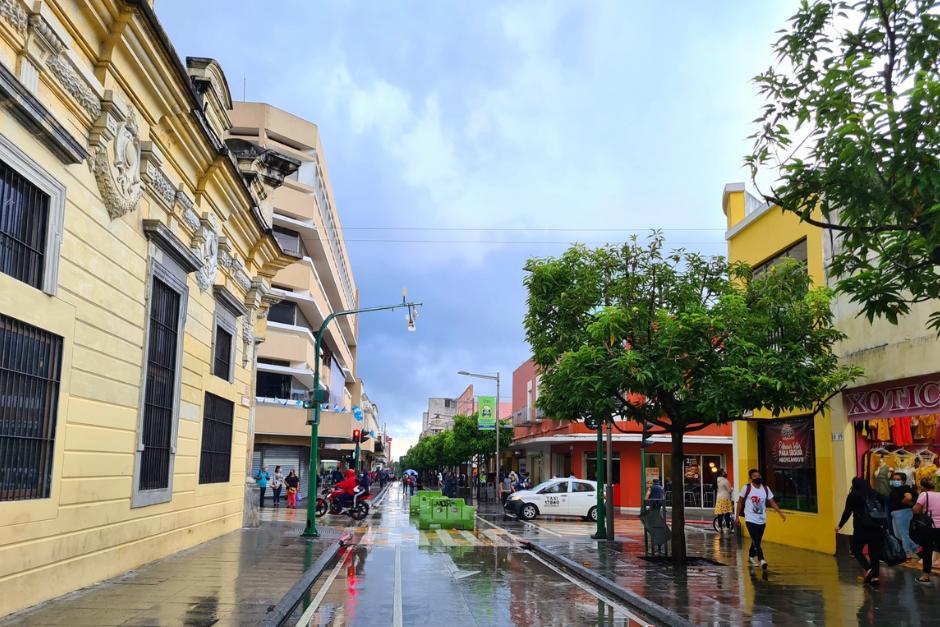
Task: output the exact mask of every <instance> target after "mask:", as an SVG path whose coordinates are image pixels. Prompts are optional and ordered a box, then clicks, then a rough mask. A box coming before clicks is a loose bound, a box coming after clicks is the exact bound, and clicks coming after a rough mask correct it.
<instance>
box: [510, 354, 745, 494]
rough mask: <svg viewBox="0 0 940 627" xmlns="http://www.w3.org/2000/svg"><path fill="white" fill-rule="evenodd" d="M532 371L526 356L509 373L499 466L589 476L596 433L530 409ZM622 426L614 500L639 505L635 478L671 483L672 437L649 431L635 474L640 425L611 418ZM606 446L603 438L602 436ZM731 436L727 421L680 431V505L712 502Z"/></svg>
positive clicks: (543, 474)
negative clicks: (508, 411)
mask: <svg viewBox="0 0 940 627" xmlns="http://www.w3.org/2000/svg"><path fill="white" fill-rule="evenodd" d="M538 388H539V381H538V374H537V371H536V368H535V364H533V363H532V360H528V361H526V362H525V363H523V364H522V365H521V366H519V367H518V368H517V369H516V370H515V372H513V374H512V411H513V413H512V423H513V441H512V445H511V446H510V449H509V451H508V452H507V454H506V456H505V458H504V461H503V467H504V468H510V467H511V468H513V469H514V470H517V471H527V472H529V473H530V475H531V478H532V481H533V483H538V482H539V481H543V480H545V479H548V478H551V477H565V476H568V475H570V474H574V475H575V476H577V477H580V478H583V479H592V480H593V479H595V478H596V475H595V466H596V455H597V433H596V432H595V431H591V430H590V429H588V428H587V427H585V426H584V424H583V423H580V422H567V421H561V420H552V419H551V418H550V417H548V416H544V415H543V414H542V412H541V411H540V410H538V409H536V399H537V398H538ZM617 426H619V427H620V428H621V429H622V430H623V431H626V432H627V433H621V432H619V431H617V430H616V429H615V430H614V435H613V459H614V462H613V481H614V505H615V506H617V507H622V508H638V507H639V506H640V490H641V483H642V484H646V485H648V483H649V481H650V480H652V478H653V477H657V478H659V479H660V481H662V482H663V483H664V485H666V487H667V489H671V488H672V485H671V476H672V474H671V473H672V464H673V463H674V462H673V459H672V440H671V438H670V437H669V436H668V435H654V436H652V437H651V438H650V441H651V444H650V445H649V446H648V447H647V449H646V476H645V477H643V478H641V477H640V440H641V433H642V428H641V426H640V425H639V424H637V423H635V422H630V421H620V422H618V423H617ZM605 450H606V439H605ZM732 462H733V459H732V436H731V427H730V425H723V426H713V427H708V428H705V429H702V430H701V431H697V432H695V433H692V434H689V435H687V436H685V456H684V459H682V460H681V461H680V462H679V463H681V464H682V465H683V468H684V472H683V474H684V476H685V483H684V485H683V486H682V489H683V492H684V493H685V497H684V498H685V503H686V505H689V506H693V507H712V506H714V503H715V501H714V498H715V496H714V489H715V477H716V472H717V470H718V469H719V468H724V469H726V470H727V471H728V475H729V479H730V480H731V482H732V485H734V477H733V476H732V474H733V472H732V466H733V463H732Z"/></svg>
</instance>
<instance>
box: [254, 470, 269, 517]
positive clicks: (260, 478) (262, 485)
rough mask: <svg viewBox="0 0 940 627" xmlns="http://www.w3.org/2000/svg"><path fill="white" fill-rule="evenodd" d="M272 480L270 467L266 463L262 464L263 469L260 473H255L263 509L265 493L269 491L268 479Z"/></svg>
mask: <svg viewBox="0 0 940 627" xmlns="http://www.w3.org/2000/svg"><path fill="white" fill-rule="evenodd" d="M270 480H271V475H269V474H268V467H267V466H265V465H264V464H261V469H260V470H259V471H258V474H257V475H255V482H256V483H257V484H258V493H259V495H260V499H259V501H260V503H261V509H264V493H265V492H267V491H268V481H270Z"/></svg>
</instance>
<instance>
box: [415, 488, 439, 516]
mask: <svg viewBox="0 0 940 627" xmlns="http://www.w3.org/2000/svg"><path fill="white" fill-rule="evenodd" d="M440 498H444V495H443V494H442V493H441V491H440V490H419V491H417V492H415V493H414V496H412V497H411V503H410V504H409V506H408V510H409V512H410V513H411V514H417V513H418V511H419V510H420V509H421V508H422V507H423V506H424V505H426V504H427V503H429V502H430V500H431V499H440Z"/></svg>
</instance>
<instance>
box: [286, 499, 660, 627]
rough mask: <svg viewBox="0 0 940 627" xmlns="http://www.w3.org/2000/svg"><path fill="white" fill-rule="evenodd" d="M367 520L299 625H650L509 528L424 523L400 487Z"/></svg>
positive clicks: (300, 616) (312, 597)
mask: <svg viewBox="0 0 940 627" xmlns="http://www.w3.org/2000/svg"><path fill="white" fill-rule="evenodd" d="M396 487H397V486H396ZM364 522H366V523H368V524H366V525H363V526H361V527H356V528H353V529H352V530H353V532H354V534H355V535H354V538H353V542H354V543H355V546H353V547H350V549H349V550H348V551H347V553H346V555H345V556H344V558H343V559H342V560H341V561H340V562H339V564H337V566H336V568H334V569H333V570H332V571H331V572H328V573H327V575H326V576H325V577H323V578H322V579H321V582H320V583H319V584H318V585H317V586H315V587H314V589H313V590H312V591H311V593H310V606H309V607H308V608H307V609H306V611H305V612H304V609H303V608H301V609H299V610H298V611H297V612H296V614H295V616H294V617H293V618H294V619H297V620H300V619H302V620H301V622H300V624H302V625H307V624H310V625H373V624H375V625H393V626H394V625H440V624H446V625H447V626H448V627H460V626H463V625H474V626H477V625H479V626H490V625H493V626H501V625H507V626H508V625H516V626H530V625H532V626H535V625H597V626H600V625H618V626H620V625H637V624H642V623H637V622H631V615H630V614H629V613H627V612H626V611H625V610H623V608H620V607H619V606H617V607H615V606H614V605H611V604H608V603H605V602H604V601H603V600H600V599H599V598H598V597H597V596H595V595H594V594H592V593H591V592H589V591H588V590H587V589H586V588H584V587H582V586H581V585H580V584H577V583H573V582H572V581H570V580H568V579H566V578H565V577H564V576H563V575H562V574H560V573H559V572H558V571H556V570H555V569H554V568H553V567H551V566H549V565H547V564H545V563H544V562H543V561H542V560H541V559H539V558H538V557H536V556H534V555H532V554H531V553H529V552H528V551H526V550H524V549H522V548H520V547H518V546H517V545H516V543H515V541H514V540H513V538H512V536H511V535H510V534H509V533H507V531H505V530H503V529H499V528H495V527H493V526H490V525H487V524H486V523H481V524H480V526H479V527H478V529H476V530H475V531H472V532H471V531H457V530H440V531H418V530H417V529H416V527H415V522H414V521H412V520H409V516H408V511H407V499H406V498H405V497H402V495H401V492H400V491H399V490H397V489H392V490H391V491H390V492H389V493H388V496H387V498H386V499H385V501H384V502H383V503H382V504H381V506H380V507H379V508H378V511H377V512H376V513H375V515H373V516H370V518H369V519H367V520H366V521H364ZM535 533H536V534H537V531H536V532H535ZM548 535H550V534H546V536H548ZM292 623H293V620H292Z"/></svg>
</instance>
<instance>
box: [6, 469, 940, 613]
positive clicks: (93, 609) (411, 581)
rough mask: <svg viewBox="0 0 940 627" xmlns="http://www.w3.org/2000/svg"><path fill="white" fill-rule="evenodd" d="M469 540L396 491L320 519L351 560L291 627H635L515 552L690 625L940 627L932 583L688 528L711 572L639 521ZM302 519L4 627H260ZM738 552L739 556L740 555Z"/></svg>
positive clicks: (483, 528) (484, 525)
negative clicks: (346, 541)
mask: <svg viewBox="0 0 940 627" xmlns="http://www.w3.org/2000/svg"><path fill="white" fill-rule="evenodd" d="M479 513H480V516H479V517H478V526H477V529H476V530H474V531H458V530H440V531H419V530H418V529H417V527H416V521H414V520H412V519H410V518H409V516H408V511H407V498H406V497H404V496H402V494H401V492H400V490H399V489H398V486H397V485H393V486H392V488H391V489H390V490H389V492H388V493H387V495H386V497H385V498H384V500H383V501H382V502H380V503H378V504H377V505H376V506H375V507H374V510H373V513H372V514H371V515H370V516H369V517H368V518H367V519H366V520H364V521H362V522H359V523H355V522H354V521H352V520H351V519H349V518H348V517H336V516H327V517H325V518H323V519H321V523H322V524H321V530H322V532H323V534H324V536H328V537H329V536H331V537H332V538H333V539H335V538H337V537H339V535H340V534H341V533H348V534H350V535H351V543H352V544H351V545H350V546H349V547H348V548H347V549H346V550H345V551H344V552H343V553H342V554H341V557H340V560H339V562H338V563H337V564H336V566H335V567H329V568H327V570H326V571H325V572H324V574H323V576H321V577H320V579H319V580H318V582H317V583H316V584H315V585H314V587H313V588H312V589H311V590H310V591H309V592H308V593H307V595H306V596H305V599H304V602H303V603H302V605H301V607H299V608H298V609H297V610H296V611H295V613H294V615H293V616H292V617H291V621H290V622H289V623H288V624H291V625H294V624H300V625H334V626H341V625H373V624H375V625H393V626H399V625H439V624H443V625H446V626H447V627H461V626H464V625H474V626H477V625H479V626H490V625H494V626H501V625H516V626H530V625H533V626H534V625H595V626H600V625H604V626H607V625H618V626H623V625H626V626H629V627H633V626H634V625H637V624H643V621H640V620H639V619H638V617H637V616H635V615H633V614H632V613H631V610H630V609H629V608H628V607H625V606H624V605H622V604H621V603H620V602H619V601H614V600H612V599H610V598H608V597H607V596H606V595H604V594H601V595H599V594H598V593H597V592H595V591H594V590H593V589H592V588H589V587H588V586H587V585H586V584H584V583H582V582H581V581H580V580H577V579H573V578H572V577H571V576H570V575H568V574H564V573H562V572H561V571H559V570H557V569H556V568H555V567H554V566H553V565H551V564H550V563H548V561H546V560H545V559H544V558H543V557H540V556H539V555H537V554H535V553H533V552H531V551H528V550H525V549H523V548H522V547H521V546H520V541H533V542H537V543H538V544H540V545H541V546H543V547H547V548H548V549H549V550H550V551H551V552H552V553H553V554H555V555H562V556H567V557H569V558H570V559H572V560H573V561H574V562H576V563H577V564H579V565H581V566H585V567H588V568H591V569H593V570H594V571H596V572H598V573H601V574H603V575H604V576H606V577H608V578H609V579H611V580H613V581H615V582H616V583H617V584H618V585H620V586H623V587H625V588H628V589H629V590H632V591H634V592H636V593H637V594H640V595H642V596H644V597H645V598H648V599H650V600H651V601H654V602H655V603H658V604H659V605H661V606H663V607H666V608H668V609H671V610H674V611H676V612H677V613H679V614H681V615H684V616H688V617H690V619H691V620H692V621H693V622H695V623H697V624H707V625H757V626H764V625H807V624H815V625H856V624H859V625H892V627H901V626H906V625H911V626H915V625H938V626H940V578H935V581H934V582H933V583H931V584H929V585H926V586H925V585H922V584H918V583H916V582H915V581H914V578H915V577H916V575H917V571H916V570H913V569H910V568H885V569H883V572H882V585H881V587H880V588H879V589H872V588H869V587H865V586H862V585H860V582H859V575H860V572H859V569H858V567H857V565H856V564H855V562H854V561H852V560H851V558H850V557H849V556H848V555H847V554H846V551H845V550H844V549H842V550H841V552H840V555H839V556H838V557H832V556H827V555H822V554H819V553H814V552H810V551H803V550H799V549H793V548H790V547H783V546H779V545H773V544H765V551H766V552H767V557H768V560H769V561H770V569H769V570H768V571H766V572H763V571H760V570H756V571H755V570H754V569H751V568H748V566H747V564H746V563H745V558H746V552H745V551H742V550H741V541H740V539H739V538H737V537H736V536H719V535H717V534H715V533H714V532H712V531H711V530H705V529H703V528H689V530H688V531H687V535H688V540H689V547H690V553H691V554H695V555H700V556H704V557H707V558H710V559H712V560H714V561H716V562H718V564H714V565H711V564H709V565H704V566H695V567H689V568H684V569H681V570H678V571H677V570H675V569H673V567H672V566H671V565H669V564H659V563H651V562H649V561H646V560H644V559H643V556H642V534H641V529H640V525H639V522H638V521H637V520H636V519H635V518H632V517H629V516H618V517H617V524H616V528H617V537H618V541H617V542H615V543H612V544H610V545H607V544H606V543H596V542H594V541H592V540H590V537H589V536H590V534H591V533H592V532H593V530H594V525H593V524H592V523H587V522H583V521H580V520H578V519H546V518H539V519H536V520H535V521H532V522H522V521H518V520H516V519H511V518H506V517H505V516H503V514H502V512H501V511H500V510H499V508H497V507H495V506H494V504H493V503H489V504H487V503H483V504H482V506H481V508H480V512H479ZM304 517H305V513H304V511H303V510H287V509H283V508H282V509H280V510H278V511H271V510H268V511H266V512H265V513H264V516H263V520H264V523H263V526H262V528H261V529H244V530H239V531H236V532H233V533H230V534H227V535H225V536H223V537H220V538H217V539H215V540H212V541H210V542H207V543H205V544H203V545H200V546H197V547H194V548H193V549H190V550H188V551H183V552H181V553H178V554H176V555H173V556H170V557H168V558H165V559H163V560H160V561H158V562H154V563H153V564H149V565H146V566H144V567H141V568H140V569H137V570H135V571H131V572H129V573H126V574H124V575H122V576H120V577H117V578H114V579H111V580H109V581H107V582H103V583H101V584H98V585H96V586H92V587H90V588H86V589H83V590H79V591H76V592H74V593H72V594H69V595H65V596H63V597H59V598H58V599H54V600H52V601H50V602H47V603H44V604H41V605H39V606H37V607H35V608H31V609H30V610H28V611H26V612H21V613H19V614H16V615H13V616H10V617H7V618H6V619H3V620H0V625H21V624H24V625H53V624H59V625H61V624H68V625H118V624H127V625H258V624H260V623H261V621H262V620H263V619H264V617H265V615H267V614H268V612H269V610H270V608H271V607H272V606H273V605H274V604H275V603H277V602H278V600H279V599H280V598H281V597H282V596H283V595H284V593H285V592H286V591H287V590H288V589H289V588H290V587H291V585H293V584H294V582H295V581H297V580H298V579H299V578H300V575H301V573H302V572H303V571H304V568H305V567H306V566H307V565H309V564H310V563H312V562H313V561H314V560H315V559H316V557H317V555H318V554H319V552H320V551H321V550H323V547H325V546H327V545H328V544H329V540H323V541H318V542H314V543H311V544H308V543H306V542H304V541H303V540H301V539H300V538H299V537H298V534H299V532H300V530H301V529H302V527H303V520H304ZM745 542H746V541H745Z"/></svg>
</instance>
